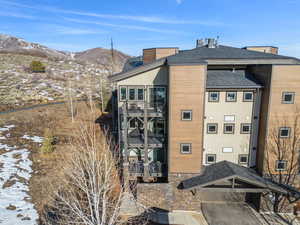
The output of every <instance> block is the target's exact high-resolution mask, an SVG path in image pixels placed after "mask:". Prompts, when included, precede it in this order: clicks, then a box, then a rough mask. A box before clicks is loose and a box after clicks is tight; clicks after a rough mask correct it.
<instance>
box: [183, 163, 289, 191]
mask: <svg viewBox="0 0 300 225" xmlns="http://www.w3.org/2000/svg"><path fill="white" fill-rule="evenodd" d="M233 177H236V178H240V179H242V180H244V181H247V182H249V183H251V184H255V185H257V186H260V187H262V188H266V189H270V190H273V191H276V192H280V193H283V194H288V190H286V188H283V187H281V186H280V185H278V184H276V183H273V182H271V181H269V180H267V179H266V178H263V177H261V176H259V175H258V174H257V173H256V172H255V171H254V170H252V169H250V168H247V167H243V166H240V165H237V164H234V163H232V162H228V161H221V162H218V163H215V164H212V165H209V166H207V167H205V168H204V173H203V174H202V175H199V176H195V177H192V178H190V179H187V180H184V181H182V182H181V184H180V186H181V187H182V189H192V188H197V187H200V188H201V187H204V186H207V185H210V184H211V183H212V182H214V181H218V180H221V179H225V178H228V179H230V178H233Z"/></svg>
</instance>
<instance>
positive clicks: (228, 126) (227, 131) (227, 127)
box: [224, 123, 234, 134]
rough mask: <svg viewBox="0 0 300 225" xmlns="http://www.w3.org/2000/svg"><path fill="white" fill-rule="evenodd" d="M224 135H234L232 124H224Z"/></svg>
mask: <svg viewBox="0 0 300 225" xmlns="http://www.w3.org/2000/svg"><path fill="white" fill-rule="evenodd" d="M224 134H234V124H233V123H225V124H224Z"/></svg>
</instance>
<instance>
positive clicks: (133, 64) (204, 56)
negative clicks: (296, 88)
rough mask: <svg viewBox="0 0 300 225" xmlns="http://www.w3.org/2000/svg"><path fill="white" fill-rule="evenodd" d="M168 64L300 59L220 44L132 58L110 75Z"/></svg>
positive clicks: (292, 61)
mask: <svg viewBox="0 0 300 225" xmlns="http://www.w3.org/2000/svg"><path fill="white" fill-rule="evenodd" d="M164 64H167V65H185V64H188V65H190V64H202V65H203V64H221V65H222V64H235V65H239V64H300V60H299V59H297V58H294V57H288V56H282V55H276V54H271V53H264V52H258V51H251V50H247V49H241V48H234V47H229V46H224V45H219V46H218V47H216V48H208V47H207V46H202V47H198V48H194V49H191V50H182V51H179V53H177V54H175V55H172V56H168V57H165V58H161V59H158V60H155V61H154V62H151V63H148V64H143V58H142V57H141V56H139V57H135V58H131V59H129V60H128V61H127V63H126V64H125V66H124V70H123V71H122V72H121V73H117V74H114V75H111V76H109V77H108V78H109V79H110V80H111V81H118V80H122V79H126V78H128V77H131V76H134V75H137V74H139V73H142V72H146V71H148V70H151V69H154V68H156V67H159V66H162V65H164Z"/></svg>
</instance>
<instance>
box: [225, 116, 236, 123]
mask: <svg viewBox="0 0 300 225" xmlns="http://www.w3.org/2000/svg"><path fill="white" fill-rule="evenodd" d="M224 121H225V122H234V121H235V116H234V115H225V116H224Z"/></svg>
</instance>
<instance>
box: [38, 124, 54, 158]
mask: <svg viewBox="0 0 300 225" xmlns="http://www.w3.org/2000/svg"><path fill="white" fill-rule="evenodd" d="M54 144H55V139H54V136H53V133H52V131H51V130H50V129H45V131H44V140H43V145H42V147H41V152H42V153H51V152H53V151H54Z"/></svg>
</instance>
